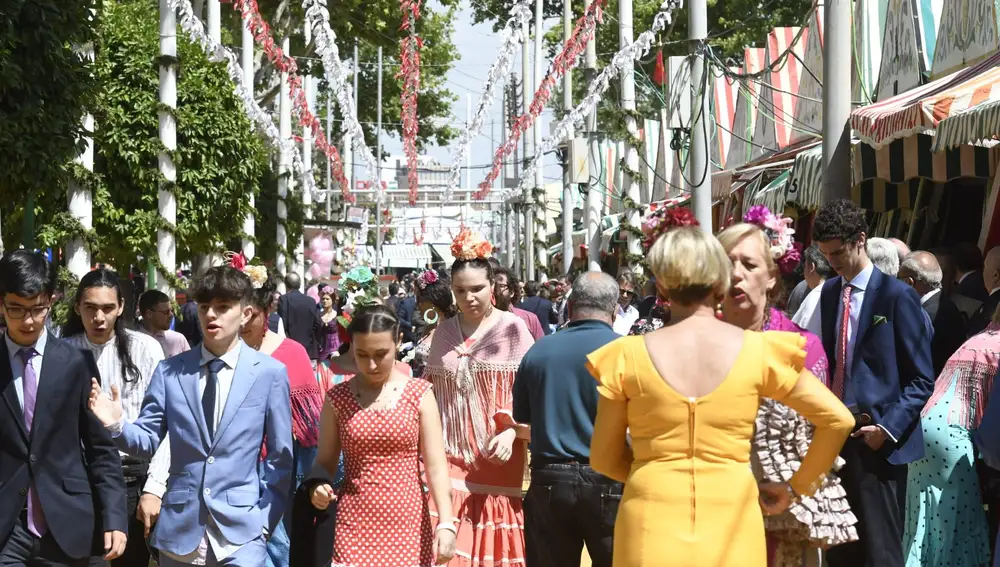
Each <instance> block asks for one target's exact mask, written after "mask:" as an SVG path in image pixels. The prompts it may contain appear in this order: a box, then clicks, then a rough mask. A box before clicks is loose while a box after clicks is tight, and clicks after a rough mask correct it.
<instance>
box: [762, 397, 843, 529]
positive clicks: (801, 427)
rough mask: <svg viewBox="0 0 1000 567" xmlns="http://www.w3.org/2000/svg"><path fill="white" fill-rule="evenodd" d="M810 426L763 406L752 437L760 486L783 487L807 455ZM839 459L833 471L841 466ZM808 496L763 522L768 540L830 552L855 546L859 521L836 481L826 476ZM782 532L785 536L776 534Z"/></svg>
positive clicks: (776, 406) (779, 408)
mask: <svg viewBox="0 0 1000 567" xmlns="http://www.w3.org/2000/svg"><path fill="white" fill-rule="evenodd" d="M812 434H813V426H812V424H811V423H809V422H808V421H807V420H806V419H805V418H803V417H802V416H800V415H799V414H798V413H797V412H796V411H795V410H793V409H791V408H789V407H787V406H785V405H783V404H780V403H778V402H776V401H774V400H769V399H764V400H762V403H761V406H760V410H759V411H758V412H757V421H756V431H755V433H754V447H753V449H754V451H755V452H756V455H757V459H758V463H759V465H760V469H761V473H762V475H763V480H767V481H771V482H787V481H788V479H790V478H791V477H792V474H794V473H795V471H797V470H798V468H799V465H800V464H801V463H802V459H803V457H805V454H806V451H807V450H808V449H809V443H810V440H811V439H812ZM843 464H844V460H843V459H842V458H840V457H837V461H836V462H835V463H834V470H839V469H840V467H841V466H843ZM818 483H819V486H818V488H817V490H816V492H815V494H813V495H812V496H803V497H801V498H799V499H797V500H796V501H795V502H793V503H792V505H791V506H790V507H789V509H788V511H787V512H786V513H784V514H780V515H778V516H769V517H766V518H765V527H766V529H767V531H768V534H769V535H771V536H774V537H776V538H777V539H780V540H785V541H788V540H798V541H806V540H808V541H809V542H810V543H811V544H812V545H814V546H817V547H829V546H834V545H840V544H843V543H848V542H851V541H857V539H858V532H857V529H856V528H855V525H856V524H857V523H858V519H857V517H855V515H854V513H853V512H851V507H850V505H849V504H848V503H847V494H846V493H845V492H844V488H843V486H841V482H840V478H839V477H837V475H834V474H828V475H824V476H823V478H822V479H821V480H820V481H818ZM779 532H784V533H779Z"/></svg>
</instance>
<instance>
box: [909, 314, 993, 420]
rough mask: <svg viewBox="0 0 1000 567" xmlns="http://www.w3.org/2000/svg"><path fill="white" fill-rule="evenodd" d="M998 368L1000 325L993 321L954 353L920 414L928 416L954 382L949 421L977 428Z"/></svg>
mask: <svg viewBox="0 0 1000 567" xmlns="http://www.w3.org/2000/svg"><path fill="white" fill-rule="evenodd" d="M998 368H1000V324H997V323H990V326H989V327H987V328H986V330H985V331H983V332H982V333H979V334H978V335H976V336H974V337H972V338H971V339H969V340H967V341H965V343H964V344H963V345H962V346H961V347H959V349H958V350H957V351H955V354H953V355H951V358H949V359H948V362H946V363H945V365H944V369H942V370H941V374H940V375H939V376H938V378H937V381H935V382H934V393H933V394H931V397H930V399H929V400H927V404H926V405H925V406H924V409H923V411H922V412H920V414H921V415H922V416H927V415H928V414H929V413H930V411H931V410H932V409H933V408H934V406H935V405H937V403H938V402H940V401H941V399H942V398H944V396H945V394H947V393H948V390H949V389H950V388H951V384H952V382H954V383H955V398H954V399H953V400H952V402H951V407H950V408H949V411H948V423H949V424H952V425H958V426H960V427H964V428H965V429H968V430H973V429H976V428H977V427H979V422H980V421H982V419H983V411H985V410H986V402H987V400H989V399H990V391H991V390H992V389H993V377H994V376H996V374H997V370H998Z"/></svg>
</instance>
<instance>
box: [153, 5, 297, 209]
mask: <svg viewBox="0 0 1000 567" xmlns="http://www.w3.org/2000/svg"><path fill="white" fill-rule="evenodd" d="M168 5H169V6H170V8H171V9H172V10H176V11H177V18H178V23H179V24H180V26H181V29H182V30H184V32H185V33H187V34H188V37H189V38H191V41H193V42H195V43H197V44H199V45H201V47H202V49H204V50H205V53H206V54H207V55H208V58H209V60H211V61H216V62H218V61H222V62H225V64H226V71H227V72H228V73H229V78H230V79H232V81H233V92H235V93H236V96H237V97H239V99H240V100H241V101H242V102H243V107H244V109H245V110H246V111H247V116H249V117H250V120H251V121H252V122H253V123H255V124H256V125H257V127H258V128H259V129H260V130H261V132H262V133H263V134H264V136H265V137H266V138H267V140H268V142H269V143H270V144H271V145H272V146H273V147H276V148H279V149H280V150H281V151H282V152H288V153H289V154H290V155H291V156H292V170H293V171H294V172H295V173H296V174H298V176H299V177H300V178H301V179H302V184H303V185H304V188H303V190H304V191H309V192H311V193H315V190H316V189H315V186H314V184H313V180H312V172H307V171H306V169H305V167H304V166H303V164H302V156H301V155H300V153H299V152H298V151H296V148H295V147H294V146H293V145H292V142H291V140H283V139H282V138H281V134H280V133H279V132H278V127H277V126H275V125H274V121H273V120H271V117H270V116H268V114H267V113H266V112H264V109H262V108H261V107H260V105H259V104H257V100H256V99H255V98H254V95H253V90H252V87H248V86H247V85H244V84H243V68H242V67H241V66H240V62H239V59H238V58H237V57H236V55H235V54H234V53H233V52H232V50H230V49H229V48H227V47H226V46H224V45H222V44H221V43H219V42H217V41H215V40H214V39H212V38H211V37H209V35H208V33H207V32H206V31H205V26H204V24H202V22H201V20H200V19H199V18H198V17H197V16H195V14H194V7H193V6H191V0H168Z"/></svg>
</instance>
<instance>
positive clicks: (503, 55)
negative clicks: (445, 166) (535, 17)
mask: <svg viewBox="0 0 1000 567" xmlns="http://www.w3.org/2000/svg"><path fill="white" fill-rule="evenodd" d="M530 4H531V0H520V1H519V2H518V3H517V4H515V5H514V7H513V8H512V9H511V13H512V14H513V15H512V16H511V18H510V19H509V20H507V24H506V25H504V28H503V30H501V31H500V37H501V38H502V39H503V42H502V45H501V47H500V55H498V56H497V59H496V61H494V62H493V66H492V67H490V72H489V73H488V74H487V75H486V83H485V84H484V85H483V94H482V95H481V96H480V97H479V104H478V105H477V106H476V112H475V114H474V115H473V118H472V122H471V123H470V124H468V125H466V128H465V130H463V131H462V132H461V133H460V134H459V135H458V138H457V139H456V141H455V147H456V148H457V149H456V150H455V151H454V152H453V153H452V155H454V156H455V158H454V161H453V162H452V164H451V171H449V173H448V184H447V186H446V187H445V192H444V197H443V198H444V200H445V201H446V202H447V201H450V200H451V198H452V196H453V194H454V191H455V188H456V187H458V184H459V183H460V182H461V177H462V171H461V169H462V164H463V163H465V159H466V156H468V155H469V151H470V150H471V148H472V140H473V139H475V137H476V136H478V135H479V133H480V132H481V131H482V129H483V123H484V122H485V121H486V113H487V112H488V111H489V109H490V108H491V107H492V106H493V101H494V99H495V98H496V88H497V85H499V84H500V83H501V82H502V81H503V79H504V78H505V77H507V75H508V74H509V73H510V66H511V63H513V61H514V50H515V49H516V48H517V46H518V45H520V44H521V42H522V41H524V38H523V37H522V33H521V29H522V25H523V23H524V22H525V21H527V20H529V19H530V18H531V9H530V8H529V6H530ZM470 189H471V187H470Z"/></svg>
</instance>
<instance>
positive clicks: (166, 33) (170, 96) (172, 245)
mask: <svg viewBox="0 0 1000 567" xmlns="http://www.w3.org/2000/svg"><path fill="white" fill-rule="evenodd" d="M160 56H161V57H162V58H163V60H164V62H165V64H164V65H161V66H160V104H162V105H163V106H164V107H166V108H169V109H176V108H177V66H176V65H174V64H173V63H172V62H171V60H173V59H176V57H177V12H176V11H175V10H174V9H173V8H171V7H170V0H160ZM158 115H159V123H160V124H159V128H160V143H161V144H163V150H161V151H160V155H159V167H160V174H161V175H162V176H163V178H162V179H161V180H160V188H159V191H158V192H157V207H156V208H157V212H158V213H159V215H160V218H162V219H163V221H164V222H165V223H166V224H167V225H168V226H170V227H176V226H177V198H176V197H175V195H174V192H173V184H174V183H175V182H176V181H177V167H176V165H174V161H173V159H171V157H170V152H173V151H174V150H176V149H177V121H176V119H175V118H174V114H173V112H168V111H165V110H161V111H160V112H159V113H158ZM156 255H157V257H158V258H159V260H160V264H162V266H163V271H165V272H167V273H168V274H169V275H170V276H173V275H174V274H175V273H176V271H177V244H176V242H175V241H174V235H173V233H172V232H170V231H168V230H163V229H159V230H157V231H156ZM164 276H165V274H162V273H159V271H157V272H156V289H158V290H160V291H162V292H163V293H166V294H167V295H173V291H174V290H173V289H172V288H171V286H170V282H169V281H168V280H167V278H166V277H164Z"/></svg>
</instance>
